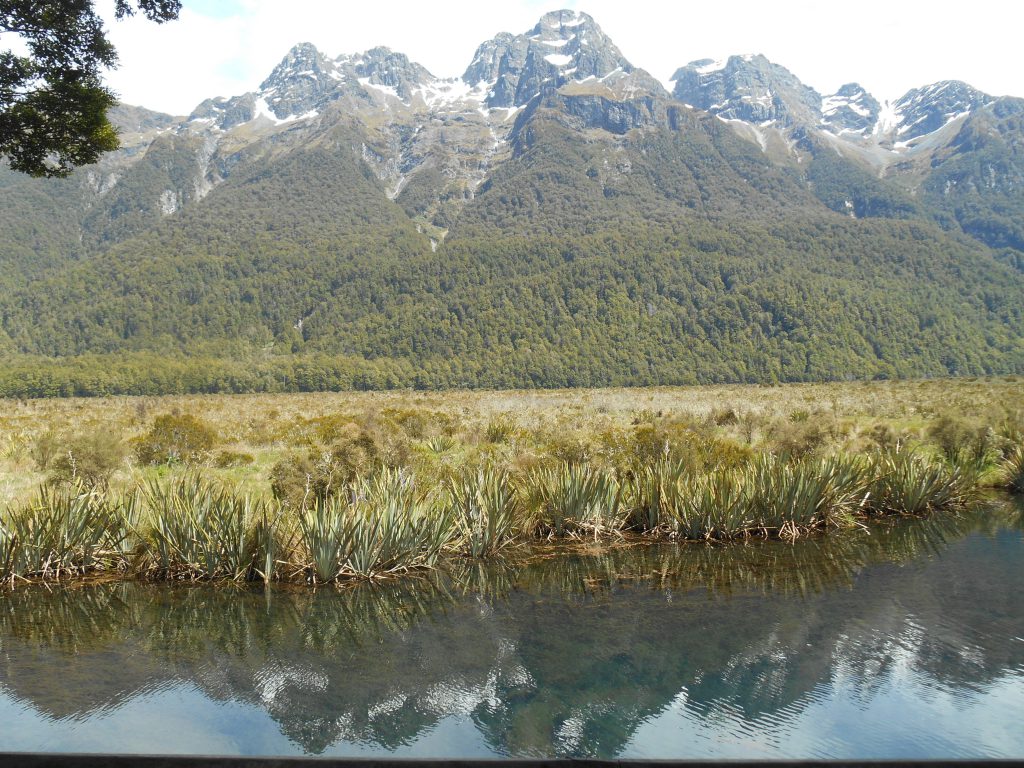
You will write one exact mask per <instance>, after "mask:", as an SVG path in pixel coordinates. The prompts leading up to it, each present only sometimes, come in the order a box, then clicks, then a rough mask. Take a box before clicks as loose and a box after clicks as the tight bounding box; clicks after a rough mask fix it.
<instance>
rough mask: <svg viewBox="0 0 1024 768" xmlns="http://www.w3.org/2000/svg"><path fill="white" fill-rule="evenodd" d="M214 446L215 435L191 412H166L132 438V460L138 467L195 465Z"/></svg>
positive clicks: (210, 428) (215, 441) (211, 429)
mask: <svg viewBox="0 0 1024 768" xmlns="http://www.w3.org/2000/svg"><path fill="white" fill-rule="evenodd" d="M216 443H217V434H216V432H214V430H213V428H212V427H210V426H209V425H208V424H206V423H205V422H204V421H202V420H201V419H198V418H196V417H195V416H193V415H192V414H190V413H166V414H164V415H162V416H157V417H156V419H155V420H154V421H153V426H152V427H150V430H149V432H147V433H146V434H145V435H143V436H142V437H139V438H136V439H135V441H134V448H135V457H136V459H138V461H139V463H140V464H175V463H179V462H180V463H184V464H194V463H197V462H200V461H202V460H203V459H205V458H206V457H207V456H208V455H209V453H210V450H211V449H212V448H213V446H214V445H216Z"/></svg>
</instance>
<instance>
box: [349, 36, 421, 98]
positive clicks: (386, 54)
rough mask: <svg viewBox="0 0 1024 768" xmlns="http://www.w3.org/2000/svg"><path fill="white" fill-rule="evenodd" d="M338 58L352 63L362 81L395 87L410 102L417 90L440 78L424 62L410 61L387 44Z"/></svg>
mask: <svg viewBox="0 0 1024 768" xmlns="http://www.w3.org/2000/svg"><path fill="white" fill-rule="evenodd" d="M339 61H342V62H344V63H349V62H351V65H352V67H353V69H354V71H355V74H356V76H357V77H358V78H359V79H360V81H361V82H362V81H363V80H365V81H366V82H368V83H372V84H373V85H376V86H379V87H381V88H384V89H393V90H394V92H395V95H396V96H398V98H400V99H401V100H402V101H408V100H409V99H411V98H412V95H413V92H414V91H415V90H417V89H419V88H422V87H423V86H424V85H428V84H430V83H432V82H434V81H435V80H436V79H437V78H435V77H434V76H433V75H432V74H430V72H428V71H427V69H426V68H425V67H423V66H422V65H420V64H417V63H416V62H413V61H409V57H408V56H406V55H405V54H403V53H395V52H394V51H392V50H391V49H390V48H385V47H378V48H372V49H370V50H369V51H367V52H366V53H364V54H362V55H361V56H358V57H356V58H355V59H354V60H352V59H349V58H348V57H345V56H343V57H340V58H339Z"/></svg>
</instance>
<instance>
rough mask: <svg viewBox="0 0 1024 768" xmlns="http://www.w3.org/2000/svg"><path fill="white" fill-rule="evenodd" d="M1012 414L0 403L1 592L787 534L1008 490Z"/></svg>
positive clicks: (481, 395) (856, 406) (849, 404)
mask: <svg viewBox="0 0 1024 768" xmlns="http://www.w3.org/2000/svg"><path fill="white" fill-rule="evenodd" d="M1021 402H1024V380H1021V379H1016V378H1004V379H975V380H958V381H926V382H871V383H855V384H821V385H796V386H784V387H740V386H732V387H694V388H664V389H646V390H583V391H565V392H461V393H410V392H402V393H380V392H377V393H358V394H355V393H339V394H318V395H315V396H312V395H310V396H306V395H260V396H234V397H229V396H225V397H173V398H110V399H106V400H89V401H83V400H58V401H45V402H17V401H0V579H3V580H5V581H11V580H17V579H33V578H58V577H64V576H75V575H79V574H82V573H87V572H92V571H119V570H123V571H127V572H130V573H132V574H136V575H139V576H142V577H145V578H152V579H229V580H235V581H247V580H265V581H271V580H282V579H284V580H291V579H295V580H299V579H305V580H307V581H310V582H327V581H335V580H339V579H379V578H383V577H386V576H390V575H393V574H398V573H403V572H407V571H412V570H417V569H423V568H433V567H435V566H436V565H437V564H438V563H439V562H440V561H441V560H442V559H445V560H452V559H453V558H467V559H470V560H473V559H475V560H479V559H481V558H489V557H493V556H495V555H496V554H498V553H500V552H501V551H502V550H504V549H506V548H508V547H509V546H512V545H515V544H517V543H521V542H531V541H536V540H544V539H553V540H560V539H565V538H575V539H588V538H590V539H595V538H596V539H600V538H619V537H623V536H626V535H629V536H641V537H644V538H647V539H652V540H653V539H694V540H725V539H734V538H748V537H761V538H785V539H791V538H793V537H796V536H803V535H806V534H809V533H812V532H816V531H817V532H820V531H829V530H836V531H837V530H841V529H843V528H846V527H848V526H851V525H857V524H862V523H863V521H864V520H866V519H868V518H869V517H871V516H873V515H889V514H912V515H920V514H926V513H929V512H934V511H939V510H944V509H950V508H955V507H958V506H963V505H964V504H968V503H971V501H972V500H973V499H974V497H975V495H976V493H977V489H978V488H979V487H980V486H984V485H989V484H990V485H1001V486H1005V487H1007V488H1010V489H1016V490H1021V488H1022V485H1024V478H1022V473H1024V469H1022V465H1024V455H1022V453H1021V451H1022V450H1024V448H1022V447H1021V445H1022V443H1021V439H1022V435H1024V410H1022V409H1021V408H1020V405H1019V404H1020V403H1021ZM197 413H201V414H202V419H198V418H192V416H190V414H197ZM68 424H74V425H75V427H74V429H73V430H70V429H69V428H68V426H67V425H68ZM197 425H200V426H201V427H202V429H200V428H199V426H197ZM186 428H187V429H186ZM101 433H102V434H104V435H106V436H107V437H108V438H109V439H108V440H106V441H99V440H97V441H90V440H86V439H84V438H83V436H89V435H91V434H101ZM198 437H202V440H201V441H200V440H198ZM186 438H187V439H186ZM193 438H196V439H193ZM108 443H109V445H108ZM151 444H152V446H155V447H156V448H159V450H155V449H154V450H153V451H149V452H148V453H147V452H144V451H142V450H141V449H140V446H149V445H151ZM110 446H114V447H117V448H118V450H116V451H115V450H108V449H109V448H110ZM126 446H128V447H132V450H131V451H128V450H127V449H126V448H125V447H126ZM189 446H192V447H189ZM196 446H198V447H196ZM64 457H70V458H69V459H68V464H69V466H70V467H71V469H70V471H62V470H61V467H62V464H61V462H62V461H63V460H64ZM71 459H73V461H72V460H71ZM94 465H95V466H96V467H102V468H103V472H99V471H96V472H93V471H86V469H87V468H88V467H92V466H94ZM108 470H109V471H108ZM40 486H42V488H43V490H41V491H40V490H33V488H39V487H40Z"/></svg>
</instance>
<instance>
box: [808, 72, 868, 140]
mask: <svg viewBox="0 0 1024 768" xmlns="http://www.w3.org/2000/svg"><path fill="white" fill-rule="evenodd" d="M881 111H882V105H881V104H879V103H878V100H877V99H876V98H875V97H874V96H872V95H871V94H870V93H868V92H867V91H866V90H865V89H864V88H863V87H861V86H860V85H859V84H857V83H847V84H846V85H844V86H842V87H841V88H840V89H839V90H838V91H836V92H835V93H833V94H831V95H829V96H825V97H824V98H823V99H822V101H821V127H822V129H823V130H826V131H829V132H830V133H834V134H836V135H837V136H841V135H844V134H856V135H860V136H868V135H870V134H871V133H872V132H873V131H874V130H875V126H876V125H877V124H878V116H879V114H880V113H881Z"/></svg>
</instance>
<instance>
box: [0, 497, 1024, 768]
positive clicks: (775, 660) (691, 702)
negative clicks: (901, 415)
mask: <svg viewBox="0 0 1024 768" xmlns="http://www.w3.org/2000/svg"><path fill="white" fill-rule="evenodd" d="M1012 515H1016V517H1015V518H1014V519H1013V520H1009V517H1010V516H1012ZM1019 518H1020V512H1019V510H1018V511H1016V512H1013V513H1007V514H1005V515H1003V516H1002V517H998V518H996V517H994V516H985V515H964V516H961V517H945V516H944V517H935V518H932V519H929V520H927V521H897V522H895V523H893V524H891V525H886V526H884V527H873V528H872V529H871V531H870V533H869V534H868V533H865V534H862V535H847V536H842V537H825V538H817V539H812V540H808V541H803V542H798V543H796V544H794V545H786V544H779V543H766V542H754V543H750V544H746V545H728V546H683V547H676V546H658V547H633V546H624V547H619V548H611V549H607V550H604V551H602V552H601V553H599V554H588V555H577V556H567V557H546V556H544V553H540V554H538V555H537V556H536V558H535V559H532V560H529V561H527V562H525V563H524V562H519V563H516V562H512V561H499V562H496V563H489V564H486V565H482V564H480V563H475V562H470V561H467V562H464V563H461V564H459V565H457V566H455V567H453V569H452V571H451V572H449V573H447V574H441V575H439V576H438V577H437V578H435V579H431V580H416V581H411V582H410V581H396V582H388V583H384V584H376V585H364V586H360V587H358V588H353V589H345V590H336V589H327V590H317V591H309V590H306V589H293V588H287V589H275V590H273V591H271V592H267V593H264V592H260V591H253V590H250V589H244V588H228V587H219V588H211V587H209V586H198V587H197V586H188V587H185V586H182V587H169V586H146V585H139V584H134V583H129V584H107V585H97V586H90V587H77V588H66V587H65V588H58V589H54V590H53V591H52V592H48V591H45V590H42V589H35V588H33V589H20V590H16V591H14V592H11V593H9V594H7V595H5V596H4V599H3V601H2V602H0V665H2V675H3V679H4V681H5V685H6V687H7V688H8V689H10V690H11V691H13V692H16V695H18V696H20V697H22V698H24V699H27V700H30V701H31V702H33V703H34V704H35V705H36V706H37V707H38V708H40V709H41V710H43V711H44V712H48V713H51V714H52V715H54V716H58V717H65V716H76V715H81V714H86V713H88V712H91V711H93V710H95V709H96V708H97V707H100V706H109V705H110V704H111V703H113V702H117V701H120V700H123V699H124V698H126V697H128V696H131V695H132V694H133V693H136V692H139V691H144V690H147V689H150V688H153V687H158V686H161V685H166V684H168V683H170V682H173V681H185V682H191V683H195V684H196V685H198V686H199V687H200V688H201V689H202V690H203V691H204V692H206V694H207V695H209V696H211V697H213V698H216V699H225V700H226V699H235V700H240V701H245V702H248V703H251V704H254V705H256V706H259V707H261V708H263V709H264V710H265V711H267V712H268V713H269V714H270V715H271V716H272V717H273V718H274V719H275V720H277V721H278V722H279V723H280V725H281V728H282V731H283V732H284V733H285V734H286V735H287V736H288V737H290V738H291V739H293V740H294V741H295V742H297V743H298V744H300V745H301V746H302V747H303V748H305V749H306V750H307V751H310V752H316V753H318V752H322V751H323V750H325V749H326V748H327V747H329V746H330V745H331V744H332V743H334V742H336V741H338V740H341V739H345V740H349V741H359V742H366V743H370V744H373V745H377V746H380V747H383V748H385V749H388V748H395V747H397V746H399V745H402V744H405V743H409V742H411V741H413V740H415V739H416V738H417V737H418V736H419V735H420V734H421V733H423V731H424V730H425V729H426V728H429V727H430V726H432V725H433V724H435V723H437V722H438V721H439V720H440V719H442V718H443V717H445V716H447V715H450V714H460V715H463V716H467V717H470V718H472V719H473V721H474V722H475V723H476V724H477V726H478V728H479V729H480V731H481V732H482V734H483V735H484V738H485V739H486V740H487V741H488V743H489V744H490V745H491V746H492V747H493V748H494V749H496V750H497V751H499V752H502V753H505V754H548V753H550V752H551V751H552V750H554V751H556V752H558V753H559V754H565V755H570V754H579V755H601V756H610V755H614V754H616V753H617V752H618V751H619V750H620V749H621V748H622V746H623V745H624V744H625V743H626V742H627V741H628V740H629V738H630V737H631V735H632V733H633V732H634V731H635V729H636V727H637V726H638V724H639V723H641V722H642V721H643V720H644V719H645V718H648V717H650V716H652V715H654V714H657V713H659V712H661V711H663V710H664V709H665V707H666V706H668V705H669V704H670V703H671V702H673V701H679V700H685V706H687V707H689V708H690V709H691V710H692V711H693V712H695V713H698V714H705V713H708V712H712V711H724V710H729V711H731V712H734V713H738V716H739V717H741V718H743V719H744V720H746V721H748V722H749V721H752V720H755V719H757V720H758V722H759V723H763V722H765V721H771V720H772V719H774V718H778V717H780V716H781V715H782V714H789V713H791V712H793V711H794V709H799V708H801V707H803V706H806V704H807V703H808V702H810V701H812V700H813V698H814V696H815V695H816V693H815V691H816V689H817V688H819V687H820V686H821V685H822V684H827V683H829V682H830V680H831V679H832V678H833V676H834V675H835V674H836V670H837V669H840V668H841V669H842V670H845V671H846V672H848V673H849V672H855V674H853V675H852V678H851V679H855V680H857V681H858V683H857V684H858V686H859V689H858V690H859V691H860V692H861V693H862V694H863V695H865V696H867V695H870V693H871V692H872V691H873V690H875V689H876V688H877V687H878V686H879V685H882V684H884V682H885V681H886V680H887V678H888V675H889V674H890V673H891V670H892V667H893V666H894V664H895V663H896V662H897V660H899V659H904V660H905V659H906V655H907V654H909V655H910V663H911V665H912V667H913V668H914V669H915V670H917V671H918V672H919V673H920V674H922V675H924V676H925V678H926V679H927V680H929V681H931V682H932V683H933V684H939V685H968V686H975V687H979V688H981V687H984V686H985V685H986V684H988V683H989V682H991V681H992V680H994V679H996V678H998V677H999V676H1000V675H1003V674H1005V673H1006V672H1007V671H1008V670H1012V669H1020V668H1021V667H1022V665H1024V649H1022V647H1021V644H1020V643H1019V642H1017V643H1014V642H1013V640H1012V638H1013V637H1014V636H1020V634H1021V627H1020V621H1021V619H1020V617H1021V616H1024V569H1022V567H1021V549H1022V547H1021V532H1020V530H1019V526H1020V520H1019ZM994 519H995V520H996V522H993V520H994ZM1010 523H1013V524H1014V525H1016V526H1017V527H1013V525H1010V527H1002V526H1007V525H1008V524H1010ZM972 531H973V532H978V531H981V532H982V533H983V534H984V535H979V536H971V537H966V538H965V536H966V534H968V533H970V532H972ZM901 654H902V656H901ZM54 669H60V670H61V673H60V675H59V676H58V675H53V674H52V672H53V670H54ZM680 692H685V695H684V696H682V697H681V696H680ZM780 713H781V714H780Z"/></svg>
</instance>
